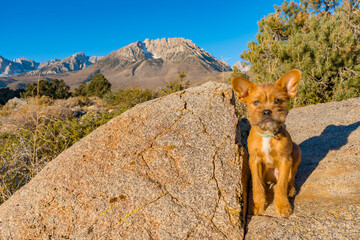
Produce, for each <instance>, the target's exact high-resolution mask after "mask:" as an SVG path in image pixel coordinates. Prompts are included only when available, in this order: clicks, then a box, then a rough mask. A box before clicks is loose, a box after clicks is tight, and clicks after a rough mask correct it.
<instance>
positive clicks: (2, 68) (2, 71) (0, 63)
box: [0, 56, 39, 76]
mask: <svg viewBox="0 0 360 240" xmlns="http://www.w3.org/2000/svg"><path fill="white" fill-rule="evenodd" d="M38 66H39V63H37V62H35V61H33V60H30V59H27V58H24V57H21V58H17V59H14V60H12V61H10V60H8V59H6V58H3V57H1V56H0V76H7V75H10V74H14V73H21V72H25V71H31V70H34V69H37V68H38Z"/></svg>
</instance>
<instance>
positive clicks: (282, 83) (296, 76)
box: [275, 69, 301, 98]
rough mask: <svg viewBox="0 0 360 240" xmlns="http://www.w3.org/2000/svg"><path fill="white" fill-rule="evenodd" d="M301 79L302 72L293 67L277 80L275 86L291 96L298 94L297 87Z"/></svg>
mask: <svg viewBox="0 0 360 240" xmlns="http://www.w3.org/2000/svg"><path fill="white" fill-rule="evenodd" d="M300 80H301V72H300V71H299V70H297V69H293V70H290V71H288V72H287V73H285V75H284V76H282V77H281V78H280V79H279V80H277V81H276V83H275V86H276V87H278V88H280V89H281V90H282V91H285V92H286V93H287V95H288V97H289V98H293V97H295V95H296V87H297V85H298V83H299V82H300Z"/></svg>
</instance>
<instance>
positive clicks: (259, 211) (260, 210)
mask: <svg viewBox="0 0 360 240" xmlns="http://www.w3.org/2000/svg"><path fill="white" fill-rule="evenodd" d="M253 212H254V215H263V214H264V213H265V207H264V206H254V208H253Z"/></svg>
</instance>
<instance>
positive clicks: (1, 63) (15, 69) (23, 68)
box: [0, 52, 102, 78]
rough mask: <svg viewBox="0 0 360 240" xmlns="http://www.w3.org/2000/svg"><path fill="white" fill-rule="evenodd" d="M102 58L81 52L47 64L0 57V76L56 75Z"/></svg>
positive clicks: (78, 68)
mask: <svg viewBox="0 0 360 240" xmlns="http://www.w3.org/2000/svg"><path fill="white" fill-rule="evenodd" d="M101 58H102V57H96V56H92V57H89V56H86V55H85V54H84V53H83V52H81V53H75V54H74V55H72V56H70V57H67V58H64V59H63V60H59V59H52V60H50V61H47V62H42V63H38V62H35V61H34V60H31V59H27V58H24V57H21V58H17V59H14V60H12V61H11V60H8V59H6V58H3V57H1V56H0V76H1V77H10V78H14V77H15V78H16V77H19V76H33V75H38V74H39V71H40V72H41V74H42V75H49V74H58V73H63V72H69V71H77V70H81V69H84V68H86V67H88V66H90V65H91V64H93V63H95V62H96V61H97V60H99V59H101Z"/></svg>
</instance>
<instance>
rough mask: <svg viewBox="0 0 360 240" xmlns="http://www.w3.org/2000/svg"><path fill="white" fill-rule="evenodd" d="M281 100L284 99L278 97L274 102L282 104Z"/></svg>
mask: <svg viewBox="0 0 360 240" xmlns="http://www.w3.org/2000/svg"><path fill="white" fill-rule="evenodd" d="M283 102H284V100H282V99H279V98H277V99H275V101H274V103H275V104H282V103H283Z"/></svg>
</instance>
